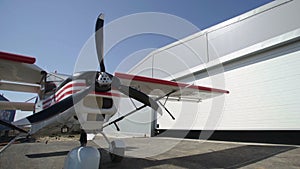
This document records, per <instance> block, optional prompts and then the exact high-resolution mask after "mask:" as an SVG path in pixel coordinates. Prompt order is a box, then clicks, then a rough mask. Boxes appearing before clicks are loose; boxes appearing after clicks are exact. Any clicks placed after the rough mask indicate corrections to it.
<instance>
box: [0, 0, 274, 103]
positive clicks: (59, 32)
mask: <svg viewBox="0 0 300 169" xmlns="http://www.w3.org/2000/svg"><path fill="white" fill-rule="evenodd" d="M268 2H271V0H163V1H162V0H119V1H117V0H88V1H84V0H64V1H62V0H51V1H40V0H27V1H22V0H1V1H0V50H1V51H7V52H12V53H19V54H24V55H29V56H34V57H36V59H37V62H36V64H37V65H38V66H39V67H41V68H43V69H45V70H46V71H49V72H52V71H55V70H57V71H58V72H60V73H65V74H72V72H73V69H74V64H75V62H76V59H77V56H78V54H79V52H80V50H81V48H82V47H83V45H84V44H85V42H86V41H87V40H88V38H89V37H90V36H91V35H92V34H93V33H94V26H95V21H96V18H97V16H98V14H99V13H100V12H103V13H105V23H106V24H107V23H110V22H112V21H113V20H115V19H118V18H120V17H123V16H126V15H129V14H134V13H140V12H163V13H168V14H172V15H176V16H178V17H181V18H183V19H186V20H188V21H189V22H191V23H192V24H194V25H196V26H197V27H198V28H199V29H205V28H208V27H210V26H213V25H215V24H217V23H220V22H222V21H225V20H228V19H230V18H232V17H235V16H237V15H240V14H242V13H245V12H247V11H249V10H251V9H254V8H257V7H259V6H261V5H264V4H266V3H268ZM137 26H138V25H137ZM191 33H194V32H191ZM191 33H190V34H191ZM172 41H173V39H170V38H166V37H162V36H154V35H153V36H141V37H135V38H131V39H130V40H126V41H124V42H122V43H121V44H119V46H118V47H116V48H114V50H113V51H112V52H110V53H109V56H107V57H106V60H105V63H106V65H107V66H108V70H109V71H110V72H111V73H113V71H114V69H115V67H116V66H117V65H118V64H119V63H120V62H121V61H122V59H123V58H125V57H126V56H128V55H130V54H132V53H133V52H135V51H137V50H141V49H143V48H160V47H162V46H164V45H166V44H169V43H171V42H172ZM8 71H9V70H8ZM0 93H5V96H7V97H8V98H9V99H11V100H17V101H22V100H23V101H24V100H26V98H28V97H29V96H28V95H24V96H21V95H16V94H13V93H11V92H3V91H0Z"/></svg>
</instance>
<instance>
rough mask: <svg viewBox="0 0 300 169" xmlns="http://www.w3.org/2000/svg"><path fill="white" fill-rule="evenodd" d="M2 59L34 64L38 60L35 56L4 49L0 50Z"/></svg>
mask: <svg viewBox="0 0 300 169" xmlns="http://www.w3.org/2000/svg"><path fill="white" fill-rule="evenodd" d="M0 59H3V60H9V61H13V62H19V63H27V64H34V63H35V61H36V59H35V58H34V57H29V56H22V55H18V54H13V53H7V52H2V51H0Z"/></svg>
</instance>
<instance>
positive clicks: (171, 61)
mask: <svg viewBox="0 0 300 169" xmlns="http://www.w3.org/2000/svg"><path fill="white" fill-rule="evenodd" d="M206 51H207V50H206V35H205V34H204V35H203V36H200V37H198V38H195V39H191V40H189V41H187V42H185V43H181V44H178V45H176V46H173V47H171V48H169V49H166V50H162V51H158V52H156V53H154V62H153V63H154V64H153V68H154V71H153V72H154V73H153V77H156V78H166V77H168V76H171V75H172V74H176V73H178V72H181V71H184V70H189V69H190V68H193V67H195V66H197V65H200V64H203V63H206V62H207V54H206ZM190 73H192V72H190Z"/></svg>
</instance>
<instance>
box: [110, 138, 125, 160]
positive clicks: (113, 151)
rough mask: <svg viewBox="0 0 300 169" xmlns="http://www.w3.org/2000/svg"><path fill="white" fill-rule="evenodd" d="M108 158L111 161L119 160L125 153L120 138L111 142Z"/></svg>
mask: <svg viewBox="0 0 300 169" xmlns="http://www.w3.org/2000/svg"><path fill="white" fill-rule="evenodd" d="M109 155H110V159H111V161H112V162H114V163H117V162H121V161H122V160H123V158H124V155H125V144H124V142H123V141H121V140H114V141H112V142H111V147H110V153H109Z"/></svg>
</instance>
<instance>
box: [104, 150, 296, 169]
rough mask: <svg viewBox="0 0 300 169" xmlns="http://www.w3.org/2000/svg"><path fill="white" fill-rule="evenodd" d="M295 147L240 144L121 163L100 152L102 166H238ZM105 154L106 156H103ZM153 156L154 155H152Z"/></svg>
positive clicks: (137, 167) (140, 168)
mask: <svg viewBox="0 0 300 169" xmlns="http://www.w3.org/2000/svg"><path fill="white" fill-rule="evenodd" d="M295 148H296V147H287V146H256V145H255V146H254V145H253V146H252V145H249V146H241V147H236V148H230V149H226V150H221V151H215V152H210V153H204V154H197V155H191V156H184V157H178V158H170V159H165V160H153V159H141V158H130V157H125V158H124V159H123V161H122V162H121V163H111V162H110V161H109V160H108V159H109V157H108V153H106V152H102V153H101V155H102V160H101V166H102V167H103V168H120V167H122V168H135V169H142V168H147V167H158V168H168V167H170V168H176V167H181V168H228V169H230V168H239V167H243V166H247V165H250V164H253V163H256V162H258V161H261V160H264V159H267V158H269V157H272V156H275V155H277V154H280V153H283V152H286V151H290V150H292V149H295ZM105 156H107V157H105ZM154 158H155V157H154ZM167 166H168V167H167Z"/></svg>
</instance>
